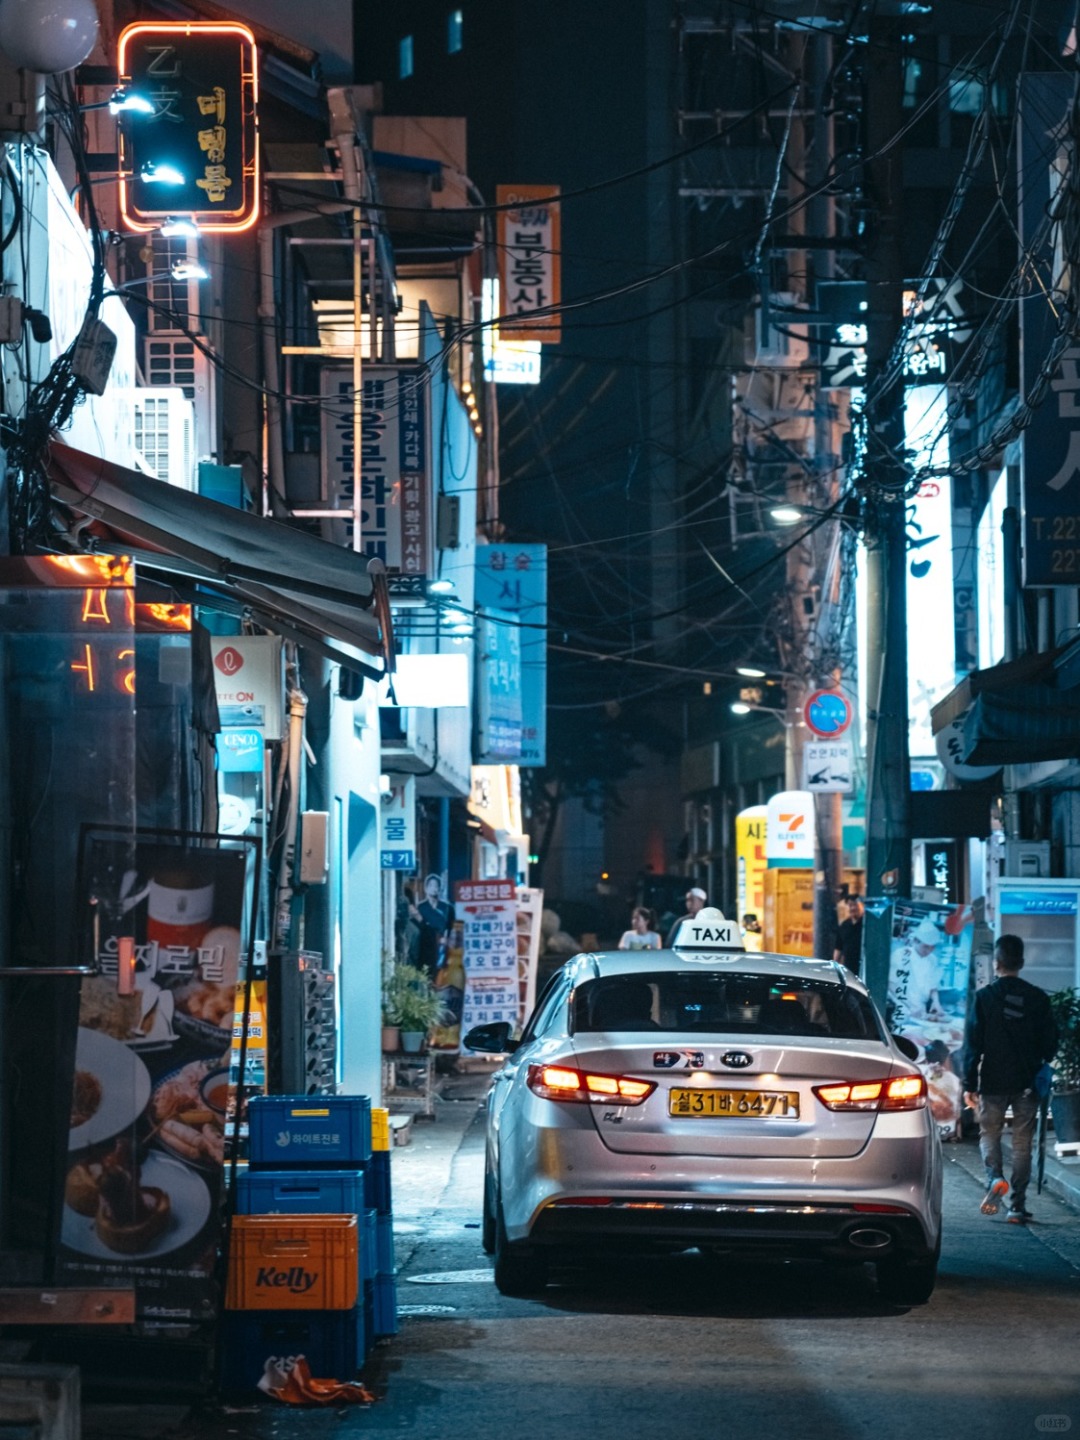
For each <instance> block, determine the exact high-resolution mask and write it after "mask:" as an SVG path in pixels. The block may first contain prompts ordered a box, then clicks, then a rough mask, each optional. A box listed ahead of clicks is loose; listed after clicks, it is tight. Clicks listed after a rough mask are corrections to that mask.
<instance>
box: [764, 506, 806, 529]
mask: <svg viewBox="0 0 1080 1440" xmlns="http://www.w3.org/2000/svg"><path fill="white" fill-rule="evenodd" d="M769 515H770V516H771V517H772V519H773V520H775V521H776V523H777V525H797V524H798V523H799V521H800V520H803V519H805V514H804V512H803V510H802V508H801V507H800V506H798V505H774V506H773V507H772V508H771V509H770V511H769Z"/></svg>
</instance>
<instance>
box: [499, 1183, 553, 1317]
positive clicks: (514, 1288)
mask: <svg viewBox="0 0 1080 1440" xmlns="http://www.w3.org/2000/svg"><path fill="white" fill-rule="evenodd" d="M546 1284H547V1257H546V1256H545V1255H544V1253H543V1251H542V1250H537V1249H535V1248H534V1247H533V1246H531V1245H528V1244H527V1243H526V1242H525V1241H523V1240H515V1241H510V1240H508V1239H507V1238H506V1223H505V1221H504V1220H503V1213H502V1202H501V1201H500V1200H498V1199H497V1200H496V1202H495V1288H496V1290H498V1292H499V1294H500V1295H516V1296H528V1295H537V1294H539V1292H540V1291H541V1290H543V1288H544V1286H545V1285H546Z"/></svg>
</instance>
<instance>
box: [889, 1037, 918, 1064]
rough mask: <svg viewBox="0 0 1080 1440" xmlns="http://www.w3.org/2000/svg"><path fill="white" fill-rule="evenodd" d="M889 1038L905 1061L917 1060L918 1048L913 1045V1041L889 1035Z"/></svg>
mask: <svg viewBox="0 0 1080 1440" xmlns="http://www.w3.org/2000/svg"><path fill="white" fill-rule="evenodd" d="M889 1038H890V1039H891V1040H892V1042H893V1044H894V1045H895V1046H896V1048H897V1049H898V1050H899V1051H900V1054H901V1055H903V1057H904V1059H905V1060H918V1058H919V1047H918V1046H917V1045H916V1044H915V1042H914V1040H909V1039H908V1038H907V1036H906V1035H893V1034H891V1033H890V1036H889Z"/></svg>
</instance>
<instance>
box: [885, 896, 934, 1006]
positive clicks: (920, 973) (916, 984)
mask: <svg viewBox="0 0 1080 1440" xmlns="http://www.w3.org/2000/svg"><path fill="white" fill-rule="evenodd" d="M941 938H942V937H941V931H940V930H939V929H938V927H937V926H936V925H935V924H934V922H933V921H932V920H931V919H930V918H929V916H927V917H926V918H925V919H923V920H920V921H919V923H918V925H916V926H915V928H914V929H913V930H909V931H908V933H907V935H905V937H904V947H903V949H902V950H901V951H900V954H899V956H898V957H897V960H896V961H895V962H894V963H895V967H896V971H897V972H898V974H899V975H903V973H904V971H905V970H906V971H907V987H906V1000H905V1003H904V1007H903V1008H904V1010H905V1012H906V1018H907V1019H909V1020H915V1019H920V1020H922V1019H926V1020H942V1019H944V1018H945V1011H944V1010H943V1009H942V1008H941V1000H940V997H939V995H938V991H939V989H940V986H941V973H940V972H941V962H940V960H939V958H938V954H937V947H938V945H939V944H940V943H941Z"/></svg>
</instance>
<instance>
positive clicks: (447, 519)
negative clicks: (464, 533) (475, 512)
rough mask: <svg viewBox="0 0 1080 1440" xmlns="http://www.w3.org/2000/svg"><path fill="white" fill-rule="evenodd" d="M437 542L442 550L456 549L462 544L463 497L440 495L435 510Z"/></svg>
mask: <svg viewBox="0 0 1080 1440" xmlns="http://www.w3.org/2000/svg"><path fill="white" fill-rule="evenodd" d="M435 544H436V545H437V547H438V548H439V549H440V550H456V549H457V548H458V546H459V545H460V544H461V498H460V496H458V495H440V496H439V503H438V508H437V510H436V512H435Z"/></svg>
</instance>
